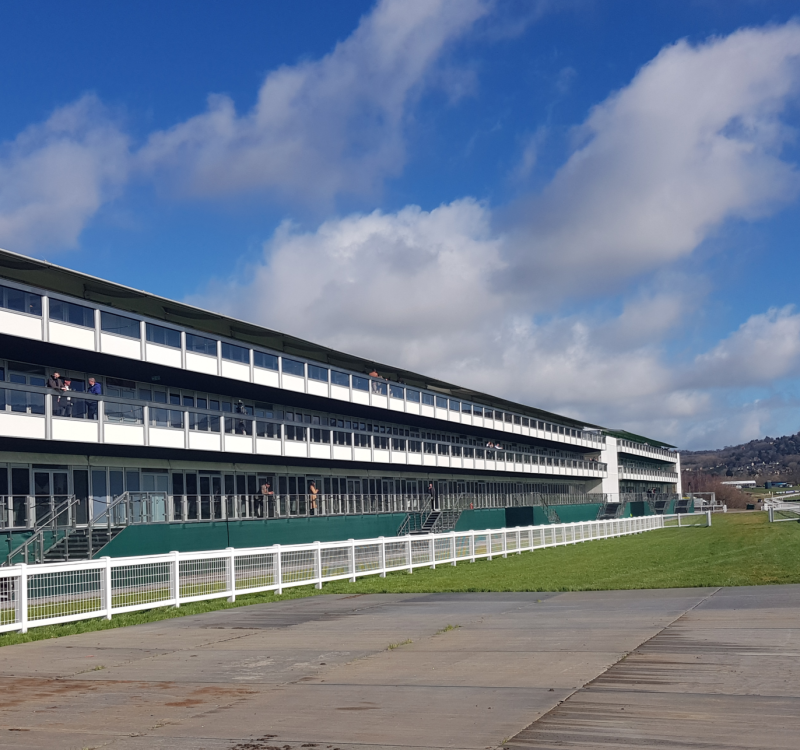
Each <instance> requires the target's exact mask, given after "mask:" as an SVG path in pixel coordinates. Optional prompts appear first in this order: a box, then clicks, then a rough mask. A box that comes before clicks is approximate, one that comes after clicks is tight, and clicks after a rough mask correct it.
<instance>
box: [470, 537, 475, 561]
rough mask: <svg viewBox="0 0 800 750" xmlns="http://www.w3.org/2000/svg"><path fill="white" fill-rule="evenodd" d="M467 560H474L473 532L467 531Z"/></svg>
mask: <svg viewBox="0 0 800 750" xmlns="http://www.w3.org/2000/svg"><path fill="white" fill-rule="evenodd" d="M469 561H470V562H473V563H474V562H475V532H474V531H470V533H469Z"/></svg>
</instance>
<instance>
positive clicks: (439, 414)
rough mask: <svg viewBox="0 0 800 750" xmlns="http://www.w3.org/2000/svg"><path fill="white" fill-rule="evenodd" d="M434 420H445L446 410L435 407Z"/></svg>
mask: <svg viewBox="0 0 800 750" xmlns="http://www.w3.org/2000/svg"><path fill="white" fill-rule="evenodd" d="M436 419H447V409H440V408H439V407H438V406H437V407H436Z"/></svg>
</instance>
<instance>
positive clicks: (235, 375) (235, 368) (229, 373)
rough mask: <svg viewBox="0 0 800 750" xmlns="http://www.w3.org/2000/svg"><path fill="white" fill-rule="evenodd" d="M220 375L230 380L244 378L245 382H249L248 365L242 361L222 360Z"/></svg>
mask: <svg viewBox="0 0 800 750" xmlns="http://www.w3.org/2000/svg"><path fill="white" fill-rule="evenodd" d="M222 377H223V378H230V379H231V380H244V382H245V383H249V382H250V365H245V364H243V363H242V362H228V360H226V359H223V360H222Z"/></svg>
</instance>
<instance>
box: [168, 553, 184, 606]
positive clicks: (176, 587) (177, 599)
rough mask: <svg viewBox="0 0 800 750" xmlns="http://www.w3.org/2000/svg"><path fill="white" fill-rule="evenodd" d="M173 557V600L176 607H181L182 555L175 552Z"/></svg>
mask: <svg viewBox="0 0 800 750" xmlns="http://www.w3.org/2000/svg"><path fill="white" fill-rule="evenodd" d="M170 554H171V555H172V566H171V567H172V600H173V602H174V603H175V604H174V606H175V607H180V606H181V553H180V552H177V551H176V550H173V551H172V552H170Z"/></svg>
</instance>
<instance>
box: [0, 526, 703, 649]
mask: <svg viewBox="0 0 800 750" xmlns="http://www.w3.org/2000/svg"><path fill="white" fill-rule="evenodd" d="M678 525H684V526H687V525H704V526H705V525H709V526H710V525H711V514H710V513H693V514H684V515H682V516H644V517H640V518H620V519H614V520H609V521H585V522H580V523H566V524H553V525H544V526H525V527H519V528H514V529H509V528H504V529H487V530H484V531H453V532H449V533H444V534H425V535H414V536H402V537H386V538H384V537H380V538H378V539H358V540H353V539H350V540H348V541H343V542H325V543H321V542H314V543H312V544H293V545H283V546H282V545H278V544H276V545H273V546H271V547H257V548H249V549H234V548H228V549H225V550H214V551H210V552H171V553H169V554H166V555H143V556H139V557H117V558H111V557H102V558H99V559H96V560H84V561H76V562H60V563H48V564H41V565H24V564H20V565H15V566H12V567H6V568H0V632H6V631H12V630H19V631H22V632H23V633H25V632H27V630H28V628H33V627H43V626H46V625H55V624H58V623H65V622H74V621H76V620H84V619H87V618H92V617H105V618H106V619H109V620H110V619H111V618H112V617H113V616H114V615H115V614H121V613H123V612H135V611H137V610H143V609H152V608H154V607H163V606H174V607H179V606H180V605H181V604H186V603H188V602H197V601H202V600H204V599H217V598H227V599H228V601H233V600H234V599H235V598H236V596H239V595H242V594H253V593H257V592H261V591H275V592H277V593H278V594H280V593H282V591H283V590H284V589H286V588H289V587H291V586H307V585H310V584H313V585H315V586H316V587H317V588H322V584H323V583H324V582H326V581H338V580H343V579H349V580H350V581H355V580H356V578H358V577H360V576H366V575H380V576H385V575H386V573H388V572H392V571H403V570H407V571H408V572H409V573H411V572H412V571H413V570H414V568H419V567H432V568H435V567H436V566H437V565H456V564H457V563H458V562H466V561H470V562H474V561H475V560H478V559H481V558H486V559H489V560H491V559H492V558H493V557H506V556H507V555H508V554H510V553H521V552H523V551H525V550H533V549H540V548H542V547H555V546H560V545H565V544H577V543H578V542H587V541H591V540H596V539H610V538H612V537H619V536H626V535H628V534H639V533H642V532H644V531H651V530H654V529H660V528H664V527H666V526H678Z"/></svg>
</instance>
